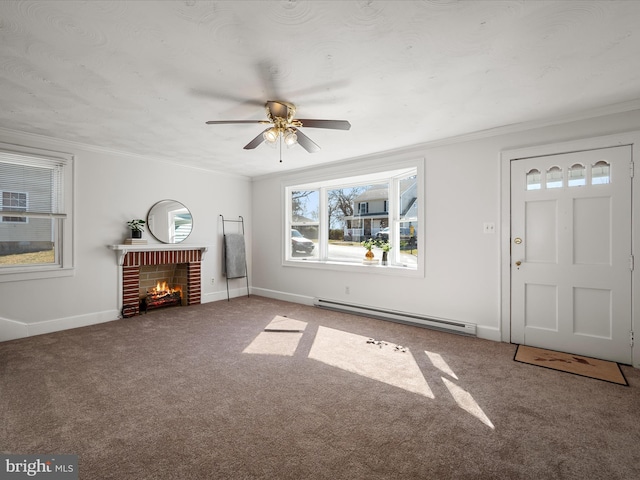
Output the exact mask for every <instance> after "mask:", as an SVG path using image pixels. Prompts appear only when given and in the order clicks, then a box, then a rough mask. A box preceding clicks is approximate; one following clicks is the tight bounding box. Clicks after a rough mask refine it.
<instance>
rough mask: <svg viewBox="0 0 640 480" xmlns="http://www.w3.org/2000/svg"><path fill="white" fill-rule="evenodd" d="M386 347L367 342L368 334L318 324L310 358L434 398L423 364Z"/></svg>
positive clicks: (392, 346) (408, 353)
mask: <svg viewBox="0 0 640 480" xmlns="http://www.w3.org/2000/svg"><path fill="white" fill-rule="evenodd" d="M395 347H398V345H394V344H391V343H387V342H385V345H384V348H381V347H380V346H379V345H375V344H372V343H368V342H367V337H363V336H362V335H356V334H353V333H348V332H343V331H340V330H335V329H333V328H328V327H322V326H321V327H319V328H318V333H317V335H316V338H315V340H314V342H313V346H312V347H311V351H310V352H309V358H311V359H313V360H318V361H320V362H323V363H325V364H327V365H331V366H332V367H337V368H340V369H342V370H346V371H347V372H351V373H356V374H358V375H361V376H363V377H367V378H370V379H372V380H376V381H379V382H382V383H386V384H388V385H392V386H394V387H398V388H402V389H404V390H407V391H409V392H413V393H418V394H420V395H424V396H425V397H427V398H435V397H434V395H433V392H432V391H431V388H430V387H429V384H428V383H427V381H426V379H425V378H424V375H423V374H422V371H421V370H420V367H419V366H418V364H417V363H416V361H415V359H414V358H413V355H412V354H411V352H409V351H402V350H396V348H395Z"/></svg>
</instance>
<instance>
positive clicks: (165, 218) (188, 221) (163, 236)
mask: <svg viewBox="0 0 640 480" xmlns="http://www.w3.org/2000/svg"><path fill="white" fill-rule="evenodd" d="M147 226H148V227H149V231H150V232H151V234H152V235H153V236H154V237H156V238H157V239H158V240H160V241H161V242H162V243H180V242H182V241H183V240H185V239H186V238H187V237H188V236H189V234H190V233H191V228H192V227H193V219H192V218H191V212H190V211H189V209H188V208H187V207H185V206H184V205H183V204H181V203H180V202H176V201H175V200H161V201H159V202H158V203H156V204H155V205H154V206H153V207H151V210H149V214H148V215H147Z"/></svg>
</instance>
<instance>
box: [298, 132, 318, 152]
mask: <svg viewBox="0 0 640 480" xmlns="http://www.w3.org/2000/svg"><path fill="white" fill-rule="evenodd" d="M293 131H294V132H296V136H297V137H298V144H300V146H301V147H302V148H304V149H305V150H306V151H307V152H309V153H315V152H319V151H320V147H319V146H318V144H316V143H315V142H314V141H313V140H311V139H310V138H309V137H307V136H306V135H305V134H304V133H302V132H301V131H300V130H298V129H297V128H294V129H293Z"/></svg>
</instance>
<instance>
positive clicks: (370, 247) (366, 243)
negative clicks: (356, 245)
mask: <svg viewBox="0 0 640 480" xmlns="http://www.w3.org/2000/svg"><path fill="white" fill-rule="evenodd" d="M360 245H362V246H363V247H364V248H366V249H367V253H365V255H364V256H365V259H366V260H368V261H371V260H373V257H374V255H373V247H375V246H376V241H375V240H374V239H373V238H368V239H366V240H363V241H362V242H360Z"/></svg>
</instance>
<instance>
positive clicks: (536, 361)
mask: <svg viewBox="0 0 640 480" xmlns="http://www.w3.org/2000/svg"><path fill="white" fill-rule="evenodd" d="M513 359H514V360H515V361H516V362H520V363H528V364H530V365H537V366H539V367H545V368H550V369H551V370H560V371H562V372H567V373H573V374H574V375H580V376H582V377H589V378H595V379H597V380H604V381H605V382H611V383H617V384H618V385H625V386H629V384H628V383H627V379H626V378H625V376H624V374H623V373H622V370H620V365H618V364H617V363H615V362H609V361H606V360H598V359H596V358H590V357H583V356H581V355H574V354H572V353H562V352H555V351H553V350H545V349H542V348H536V347H528V346H526V345H518V348H517V349H516V354H515V356H514V357H513Z"/></svg>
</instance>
